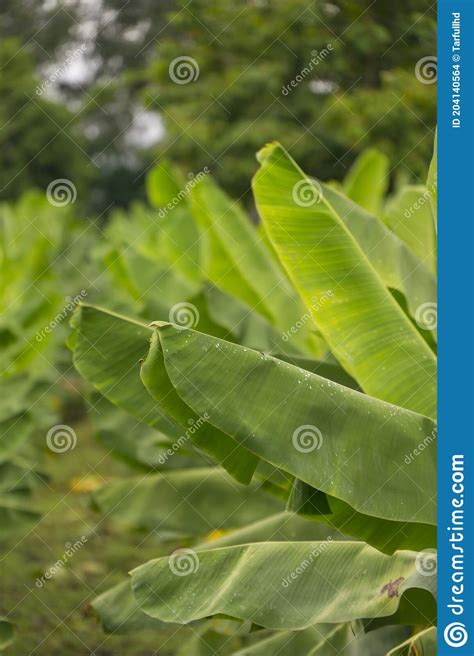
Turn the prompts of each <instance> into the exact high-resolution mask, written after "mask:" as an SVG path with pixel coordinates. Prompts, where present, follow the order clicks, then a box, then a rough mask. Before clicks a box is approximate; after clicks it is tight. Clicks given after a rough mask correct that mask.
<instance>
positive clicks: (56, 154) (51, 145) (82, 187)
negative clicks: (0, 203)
mask: <svg viewBox="0 0 474 656" xmlns="http://www.w3.org/2000/svg"><path fill="white" fill-rule="evenodd" d="M40 84H41V82H40V81H39V80H38V79H37V78H36V77H35V69H34V64H33V58H32V56H31V55H30V53H29V51H28V49H27V48H25V47H23V46H22V43H20V42H19V41H18V40H17V39H7V40H4V41H2V42H0V97H1V98H2V102H1V104H0V126H1V129H0V171H1V184H0V198H17V197H18V196H20V195H21V194H22V193H23V192H24V191H26V190H28V189H30V188H31V187H38V188H40V189H46V188H47V186H48V184H49V183H50V182H52V181H53V180H56V179H58V178H68V179H70V180H71V181H72V182H73V183H74V185H75V186H76V188H77V191H78V200H79V201H80V200H81V197H82V199H84V198H85V192H86V189H87V177H88V175H87V168H86V164H87V163H88V159H87V157H86V155H85V153H84V151H83V144H82V145H81V138H82V137H81V134H80V133H77V132H76V131H75V129H74V124H73V123H74V115H73V114H72V113H71V112H70V111H69V110H68V109H67V108H66V107H64V106H63V105H60V104H58V103H55V102H53V101H52V100H47V99H46V98H45V97H44V96H43V95H42V92H41V87H40Z"/></svg>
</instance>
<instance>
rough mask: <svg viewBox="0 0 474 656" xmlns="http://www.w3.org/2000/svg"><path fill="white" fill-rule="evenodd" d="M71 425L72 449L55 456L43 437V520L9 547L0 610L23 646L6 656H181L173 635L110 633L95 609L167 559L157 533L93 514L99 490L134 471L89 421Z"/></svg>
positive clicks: (15, 646)
mask: <svg viewBox="0 0 474 656" xmlns="http://www.w3.org/2000/svg"><path fill="white" fill-rule="evenodd" d="M71 425H73V426H74V429H75V431H76V434H77V445H76V447H75V448H74V450H72V451H68V452H65V453H58V454H56V453H52V452H50V451H48V450H47V449H46V448H44V446H43V442H42V436H41V435H39V436H38V442H39V443H41V444H42V452H43V456H44V458H43V459H42V460H44V464H45V467H44V468H45V470H46V473H47V474H48V477H49V478H48V481H47V482H46V483H45V484H42V485H40V487H39V489H38V491H37V494H36V495H35V499H34V506H35V508H36V507H37V506H39V507H40V510H41V512H42V513H43V517H42V519H41V521H40V522H39V523H38V524H37V525H36V526H34V527H33V528H32V529H31V530H30V531H29V532H28V533H27V534H25V535H20V536H15V538H12V539H10V540H9V541H8V543H7V544H4V545H2V552H3V555H2V560H1V570H0V576H1V580H2V596H1V607H0V608H1V611H2V612H3V614H5V615H8V617H9V619H10V620H12V621H14V622H15V624H16V640H15V642H14V644H13V645H12V646H11V647H10V648H9V649H8V650H7V651H6V652H5V654H6V656H52V655H53V656H54V655H56V654H58V655H59V654H61V656H62V655H63V654H67V655H68V656H74V655H76V654H78V655H79V654H80V655H81V656H83V655H84V654H93V655H94V656H118V655H120V656H127V655H133V656H152V655H160V656H169V655H171V654H175V653H176V648H177V645H176V638H174V636H173V632H172V631H170V633H169V634H168V635H166V634H165V635H163V634H161V633H160V635H157V633H154V632H140V633H136V634H132V635H123V636H121V635H114V634H112V635H107V634H105V633H104V632H103V630H102V627H101V625H100V624H99V622H98V620H97V618H96V617H95V616H94V613H93V612H92V610H91V608H90V606H89V604H90V601H91V600H92V599H93V598H94V597H95V596H96V595H97V594H99V593H101V592H103V591H104V590H107V589H108V588H110V587H112V586H113V585H114V584H115V583H118V582H120V581H121V580H123V579H124V578H125V577H126V576H127V572H128V571H129V570H130V569H132V568H133V567H135V566H136V565H139V564H141V563H143V562H145V561H146V560H149V559H150V558H155V557H157V556H159V555H162V554H163V547H162V546H160V545H159V544H158V543H157V541H155V539H154V537H153V535H146V534H143V533H138V532H131V531H125V530H124V529H121V528H120V527H118V526H116V525H115V526H114V525H113V524H111V523H110V522H108V521H107V520H106V519H104V518H103V517H101V516H100V515H98V514H97V513H95V512H94V511H93V510H92V508H91V506H90V502H89V492H90V490H91V489H92V488H94V487H96V486H97V485H100V484H101V483H103V482H105V481H107V480H110V479H112V478H114V477H122V476H126V475H131V474H133V473H134V472H133V471H131V470H130V469H129V468H128V467H127V466H126V465H124V464H122V463H120V462H118V461H117V460H115V459H114V458H113V457H112V456H111V455H110V454H108V453H107V452H106V451H105V449H103V448H102V447H101V446H100V445H99V444H98V443H97V442H96V441H95V440H94V438H93V436H92V430H91V426H90V424H89V422H88V421H87V419H82V421H80V422H79V423H77V424H71ZM42 465H43V462H42ZM135 473H136V472H135ZM81 536H85V537H86V538H87V541H85V542H84V544H83V546H81V547H80V548H79V549H78V550H77V551H75V553H74V554H73V555H72V557H71V558H69V559H67V562H66V564H65V565H64V566H63V567H61V568H60V569H59V570H58V571H57V572H56V573H55V574H54V576H53V577H52V578H51V579H50V580H45V582H44V585H43V586H42V587H38V586H37V584H36V579H37V578H38V577H41V576H42V575H44V573H45V572H46V571H47V570H48V568H50V567H51V566H52V565H53V564H54V563H55V562H56V561H57V560H58V559H60V558H61V557H62V556H63V554H64V552H65V550H66V549H67V546H66V545H68V544H69V543H71V544H73V543H75V542H76V541H77V540H80V538H81ZM181 640H182V637H181Z"/></svg>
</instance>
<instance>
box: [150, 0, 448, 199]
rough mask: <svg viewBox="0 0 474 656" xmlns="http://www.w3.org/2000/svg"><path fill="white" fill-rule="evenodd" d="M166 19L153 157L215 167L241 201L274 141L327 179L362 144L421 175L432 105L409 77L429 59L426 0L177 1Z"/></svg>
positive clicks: (153, 81)
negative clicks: (158, 142) (259, 157)
mask: <svg viewBox="0 0 474 656" xmlns="http://www.w3.org/2000/svg"><path fill="white" fill-rule="evenodd" d="M169 20H170V25H171V28H170V29H169V30H168V31H167V32H166V34H165V35H164V36H163V37H160V38H159V41H158V43H157V53H156V58H155V59H154V60H153V62H152V63H151V65H150V66H149V69H148V72H147V77H148V85H147V89H146V94H145V102H146V103H149V102H151V101H153V103H154V107H155V108H156V110H157V111H159V112H160V113H161V115H162V117H163V120H164V123H165V126H166V141H165V143H164V144H163V145H162V146H160V148H159V149H158V154H161V153H164V152H167V153H169V155H170V156H171V157H173V158H174V159H176V160H178V161H179V162H181V163H182V165H183V166H185V167H186V168H187V169H188V170H193V171H197V170H200V169H202V168H203V167H204V166H206V165H207V166H210V167H211V168H212V170H213V173H214V174H215V175H216V177H217V178H218V179H219V180H220V182H221V183H223V184H224V186H225V187H226V188H227V189H228V190H230V191H231V192H232V193H233V194H234V195H237V196H241V195H244V194H246V193H247V191H248V187H249V180H250V176H251V174H252V172H253V171H254V170H255V159H254V154H255V151H256V150H257V149H258V148H260V147H261V145H262V144H263V143H265V142H266V141H268V140H273V139H279V140H281V141H282V142H283V143H284V145H285V146H287V147H288V148H289V149H290V150H291V152H292V153H293V154H294V156H295V158H296V159H297V160H298V161H299V162H301V163H302V164H303V166H304V167H305V169H306V170H307V171H309V172H310V173H313V174H315V175H316V174H317V175H319V176H320V177H322V178H323V179H329V178H340V177H342V176H343V175H344V173H345V171H346V170H347V168H348V166H349V165H350V163H351V162H352V160H353V159H354V158H355V157H356V156H357V154H358V153H359V152H360V150H362V149H363V148H364V147H365V146H366V145H367V144H370V145H372V146H379V147H381V148H382V150H385V151H386V152H387V154H389V155H390V157H391V161H392V164H394V165H397V164H399V165H400V166H402V167H404V168H405V169H406V171H408V173H409V175H410V177H415V178H416V177H417V176H418V175H421V176H422V177H423V176H424V175H425V169H424V167H425V164H426V162H427V161H429V158H430V150H431V148H432V135H431V133H430V131H429V129H430V128H434V124H435V111H436V109H435V105H436V98H435V89H434V85H433V86H431V85H429V84H423V83H421V82H419V81H418V80H417V79H416V77H415V74H414V69H415V65H416V63H417V61H418V60H419V59H420V58H422V57H425V56H430V55H434V54H435V52H436V15H435V9H434V7H433V6H432V3H431V2H430V0H400V2H397V3H396V4H395V5H394V4H393V3H387V2H386V1H385V0H375V2H373V0H357V1H355V0H334V1H331V2H321V1H318V2H316V1H311V0H310V1H308V0H292V1H291V2H288V1H287V0H273V1H272V2H268V1H267V0H237V1H236V2H232V3H225V2H219V0H194V1H193V3H192V4H191V3H188V2H187V1H186V0H178V7H177V8H176V10H175V11H174V12H173V13H172V14H171V15H170V17H169ZM180 57H188V58H189V57H190V58H192V60H193V61H192V60H188V61H187V62H181V69H179V68H178V66H179V61H180V60H179V58H180ZM177 58H178V59H177ZM186 67H187V69H186ZM403 69H404V70H403ZM186 71H187V73H188V75H189V77H188V79H187V80H185V79H184V78H182V79H178V82H177V81H176V78H177V77H178V76H179V75H181V76H183V75H186ZM185 82H187V83H185Z"/></svg>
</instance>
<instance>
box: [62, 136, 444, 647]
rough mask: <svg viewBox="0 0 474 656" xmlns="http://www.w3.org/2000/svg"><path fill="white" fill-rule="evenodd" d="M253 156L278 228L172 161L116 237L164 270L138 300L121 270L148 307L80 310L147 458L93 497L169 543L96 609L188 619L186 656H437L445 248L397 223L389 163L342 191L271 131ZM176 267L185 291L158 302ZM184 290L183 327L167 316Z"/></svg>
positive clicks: (110, 396) (84, 348) (112, 432)
mask: <svg viewBox="0 0 474 656" xmlns="http://www.w3.org/2000/svg"><path fill="white" fill-rule="evenodd" d="M258 159H259V162H260V169H259V171H258V172H257V174H256V176H255V178H254V181H253V190H254V196H255V201H256V206H257V209H258V213H259V215H260V219H261V222H262V229H263V230H264V233H262V232H259V230H257V229H256V228H255V226H253V225H252V223H251V222H250V221H249V220H248V218H247V217H246V216H245V215H244V213H243V212H242V210H241V209H240V208H239V207H238V205H236V204H235V203H233V202H232V201H231V200H230V199H228V198H227V196H226V195H225V194H224V193H223V192H222V191H221V190H220V189H218V188H217V187H216V185H215V184H214V183H213V182H212V181H211V179H210V178H209V176H207V175H206V176H204V177H202V178H201V179H199V180H198V181H197V182H196V184H193V185H187V184H185V183H184V181H183V180H180V179H179V174H178V173H177V172H176V171H174V170H173V169H171V168H170V167H165V166H162V167H159V168H157V169H155V170H154V171H153V172H152V174H151V175H150V178H149V180H148V185H149V193H150V198H151V201H152V202H153V203H154V205H155V214H150V215H149V216H147V217H146V218H143V217H142V219H141V220H142V221H143V222H144V223H145V225H146V226H147V227H145V229H144V232H143V234H142V233H140V235H139V236H137V234H136V233H135V237H134V234H133V233H134V230H133V227H132V226H127V225H123V230H122V232H121V236H120V240H119V241H118V242H117V243H116V244H115V246H114V248H115V251H116V255H117V256H118V257H121V256H122V255H123V254H124V253H125V252H126V251H127V250H128V246H127V244H128V245H129V246H130V248H131V250H132V251H133V252H134V257H135V256H137V257H138V258H142V260H141V262H142V264H143V263H144V262H147V263H148V266H149V267H150V269H149V270H148V271H147V272H146V276H147V280H148V281H149V283H150V285H149V287H148V288H146V289H143V292H140V289H141V287H140V280H139V276H141V275H142V273H141V272H140V271H141V266H142V265H139V266H137V267H132V266H131V265H130V264H129V265H127V266H128V268H127V276H128V279H129V280H130V279H133V280H134V288H135V289H136V290H137V294H138V295H137V297H136V298H137V299H139V300H140V302H141V301H142V300H143V298H147V299H149V302H148V301H146V302H145V304H139V305H137V306H136V310H137V311H136V312H135V316H134V317H131V318H129V317H126V316H124V315H122V314H118V313H117V312H116V311H117V310H118V309H119V308H117V306H115V307H114V306H113V307H112V309H113V310H115V311H111V310H110V309H108V310H106V309H102V308H99V307H95V306H92V305H85V304H83V305H81V306H80V307H78V308H77V310H76V312H75V314H74V317H73V320H72V326H73V331H72V335H71V338H70V346H71V348H72V349H73V353H74V355H73V357H74V364H75V366H76V368H77V370H78V371H79V373H80V374H81V375H82V376H83V377H84V378H85V379H87V381H89V383H90V384H91V386H92V387H93V388H94V389H95V392H94V394H95V396H94V402H93V405H94V409H95V411H96V413H97V415H98V417H97V423H98V429H99V433H101V434H102V438H101V439H103V440H107V444H109V445H113V444H115V446H116V450H117V452H118V454H119V455H120V457H122V458H125V459H127V460H128V461H130V462H133V463H134V464H135V465H136V466H137V467H140V468H141V469H142V470H144V471H143V472H142V473H143V475H142V476H141V477H140V476H139V477H134V478H133V479H130V480H122V481H116V482H112V483H109V484H106V485H105V486H104V487H103V488H101V489H99V490H97V491H95V492H94V493H93V501H94V504H95V505H96V507H97V508H98V509H100V510H101V511H102V512H103V513H105V514H106V515H107V516H109V517H110V518H111V519H112V520H113V521H117V522H120V523H121V524H122V526H123V527H124V530H125V529H126V528H127V527H129V528H130V527H133V528H139V529H141V530H145V531H147V532H149V533H150V534H152V535H153V536H154V539H156V540H157V541H158V542H161V543H162V544H165V545H167V546H166V548H169V549H170V550H171V551H172V553H171V554H170V555H167V556H164V557H159V558H157V559H156V560H153V561H150V562H148V563H145V564H143V565H139V566H138V567H137V568H136V569H134V570H133V571H132V572H131V574H130V577H129V579H128V580H124V581H123V583H121V584H119V585H117V586H115V587H114V588H112V589H111V590H108V591H105V592H104V593H102V595H101V596H100V597H98V598H97V599H96V600H95V601H94V602H93V604H92V605H93V607H94V608H95V611H96V612H97V614H98V615H99V617H100V619H101V621H102V623H103V625H104V628H105V629H106V630H107V631H120V632H126V631H133V630H140V629H144V628H150V627H151V628H155V629H156V630H157V631H161V630H166V627H167V626H168V627H172V629H173V631H175V630H176V631H179V630H181V629H180V628H179V627H181V626H183V625H187V626H188V627H190V628H191V629H192V631H193V636H192V638H191V640H188V641H187V642H186V643H185V644H184V645H183V652H182V653H183V654H184V653H186V654H200V655H202V654H221V655H222V656H224V655H228V656H230V655H231V654H233V655H234V656H236V655H237V654H240V655H241V656H244V655H248V656H251V655H252V654H254V655H258V654H269V653H279V654H287V653H288V654H290V653H294V651H295V650H297V652H298V653H301V654H306V655H308V656H317V655H319V654H321V655H323V654H324V655H325V656H326V655H330V654H338V653H341V650H347V653H351V654H353V655H354V656H358V655H361V656H362V655H364V656H366V655H369V656H370V655H372V654H373V655H374V656H376V655H377V656H380V654H389V653H390V654H405V653H406V654H409V653H416V652H415V651H414V650H415V649H423V650H424V651H423V653H424V654H427V655H431V654H433V655H434V654H435V653H436V646H435V640H434V637H433V636H434V629H433V627H434V626H435V622H436V603H435V594H436V590H435V587H436V586H435V584H436V577H435V575H434V574H435V571H436V557H435V547H436V526H435V524H436V503H435V495H436V462H435V451H436V446H435V442H436V424H435V418H436V417H435V414H436V387H435V376H436V357H435V341H434V338H433V334H432V333H433V329H432V327H431V326H430V327H429V329H427V328H426V326H424V325H422V324H420V321H419V317H418V314H419V308H420V306H422V305H423V304H426V303H433V302H434V300H435V298H436V296H435V295H436V288H435V278H434V269H433V266H432V262H433V258H434V257H435V254H434V253H433V252H431V249H433V248H434V246H435V241H434V240H431V241H430V242H429V245H427V248H426V250H429V251H430V252H425V253H420V251H419V249H417V248H414V246H413V244H414V242H413V240H412V239H411V236H410V235H411V233H410V234H408V233H407V232H406V231H404V230H403V229H402V228H399V226H398V223H397V221H396V220H393V221H392V220H388V219H387V218H386V217H387V216H389V215H390V216H393V215H392V214H391V213H390V211H387V212H384V197H385V192H386V189H387V185H386V183H385V182H383V183H381V182H380V176H381V174H382V173H383V171H386V170H387V163H386V161H385V159H384V158H383V157H382V158H381V157H379V156H377V154H376V153H373V152H372V153H369V154H368V155H367V156H366V157H365V158H364V159H363V160H362V162H359V163H358V164H357V166H356V168H355V170H354V171H353V172H352V174H351V176H350V178H349V180H348V181H347V182H346V185H345V191H346V193H347V194H348V196H347V195H345V194H344V193H343V192H342V191H340V190H337V189H335V188H334V187H332V186H330V185H324V184H322V183H320V182H319V181H317V180H312V179H310V178H308V177H307V176H306V175H305V174H304V172H303V171H301V169H300V168H299V167H298V166H297V164H296V163H295V162H294V161H293V160H292V159H291V157H290V156H289V154H288V153H287V152H286V151H285V150H284V148H283V147H282V146H280V145H279V144H277V143H274V144H270V145H268V146H266V147H265V148H263V149H262V151H260V153H259V154H258ZM435 167H436V164H435V161H434V162H433V163H432V166H431V168H430V179H433V176H434V175H435V174H434V172H435ZM374 176H375V179H374ZM429 184H430V183H428V185H429ZM183 189H185V190H186V193H181V191H182V190H183ZM176 199H178V200H176ZM175 200H176V202H175ZM354 201H356V202H354ZM394 202H395V201H394ZM397 202H398V201H397ZM403 202H406V201H403ZM167 208H171V209H169V210H167ZM158 210H159V212H158ZM165 210H166V211H165ZM399 211H400V210H397V212H399ZM157 212H158V213H157ZM153 217H154V218H153ZM175 217H176V224H175V225H173V221H174V218H175ZM116 221H118V219H116ZM160 221H161V222H162V223H160ZM120 222H124V219H123V217H122V218H121V219H120ZM124 223H125V222H124ZM112 225H113V224H112ZM177 226H179V227H177ZM161 228H163V231H164V232H163V233H161V232H160V230H161ZM425 228H426V226H425V227H424V228H423V229H422V228H420V233H419V234H421V233H422V232H423V231H424V230H425ZM175 229H177V231H178V232H177V234H176V233H175V234H173V231H174V230H175ZM110 230H111V231H112V232H113V228H110ZM118 234H119V231H118V230H116V231H115V238H117V235H118ZM163 234H164V235H165V236H164V237H163ZM423 234H425V232H423ZM150 235H153V237H151V236H150ZM150 239H153V247H150V244H151V242H150V241H149V240H150ZM170 243H171V245H170ZM183 244H187V247H186V246H183ZM196 244H197V245H198V246H199V248H196ZM183 248H187V250H186V258H185V259H184V260H183V255H184V252H183ZM188 254H192V256H191V257H190V258H188V257H187V255H188ZM422 255H425V256H424V257H422ZM154 262H155V265H153V263H154ZM160 267H161V268H160ZM163 267H164V269H165V270H166V272H168V273H169V275H171V276H174V275H179V276H180V277H181V278H182V279H186V281H187V282H188V283H189V285H190V287H189V290H188V293H189V295H188V296H187V297H186V298H181V299H180V298H176V297H175V298H174V299H173V297H172V292H170V296H166V295H164V294H161V287H160V286H159V285H160V281H161V279H162V271H163ZM193 267H194V268H193ZM153 271H155V273H156V276H157V279H158V281H159V283H158V288H159V289H160V293H158V296H157V298H155V299H153V298H152V296H153V293H156V288H154V287H153V284H152V282H153ZM130 272H135V273H130ZM135 275H136V276H137V277H135V278H134V276H135ZM116 280H117V282H118V281H119V280H120V278H119V277H117V279H116ZM193 285H194V287H193ZM127 286H128V287H129V285H128V283H127ZM170 289H172V287H171V288H170ZM177 289H179V293H181V291H182V288H181V287H178V288H177ZM183 293H184V292H183ZM190 299H195V300H196V304H192V307H193V308H194V309H195V310H197V313H196V312H195V313H191V314H188V315H186V316H187V317H188V318H187V319H186V321H182V320H181V317H182V315H175V314H173V312H172V309H173V306H172V307H171V308H170V309H169V310H168V307H169V306H170V304H171V303H172V302H173V300H174V303H176V302H177V301H186V302H188V303H189V302H190ZM153 303H156V304H162V305H163V309H162V314H161V316H152V315H150V314H148V316H147V313H148V312H149V311H150V309H151V308H152V307H153ZM155 307H157V306H155ZM150 321H151V323H150ZM195 328H197V329H199V330H197V329H195ZM114 406H115V407H116V412H117V413H121V414H118V415H114V411H113V410H112V408H113V407H114ZM125 413H126V414H125ZM126 415H128V419H126V418H125V417H126ZM116 417H119V418H120V419H119V420H117V419H116ZM177 546H179V548H178V549H176V547H177ZM188 635H189V634H188Z"/></svg>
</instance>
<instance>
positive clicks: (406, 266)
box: [322, 185, 436, 317]
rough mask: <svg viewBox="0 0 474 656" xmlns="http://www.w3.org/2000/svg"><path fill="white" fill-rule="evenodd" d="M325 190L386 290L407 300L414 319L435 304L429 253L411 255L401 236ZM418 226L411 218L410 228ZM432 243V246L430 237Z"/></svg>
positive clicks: (333, 191) (341, 195) (434, 284)
mask: <svg viewBox="0 0 474 656" xmlns="http://www.w3.org/2000/svg"><path fill="white" fill-rule="evenodd" d="M322 189H323V193H324V197H325V198H326V199H327V200H328V202H329V203H330V204H331V205H332V207H333V208H334V210H335V211H336V212H337V215H338V216H339V217H340V218H341V220H342V221H344V224H345V226H346V227H347V229H348V230H349V232H350V233H351V235H352V236H353V237H354V239H355V240H356V241H357V243H358V244H359V246H360V248H361V249H362V250H363V251H364V254H365V256H366V257H367V259H368V260H369V262H370V264H371V265H372V266H373V267H374V269H375V271H376V272H377V274H378V275H379V276H380V278H381V280H382V281H383V283H384V284H385V286H386V287H389V288H391V289H396V290H397V291H399V292H400V293H401V294H403V295H404V296H405V298H406V301H407V304H408V308H409V310H410V314H411V316H412V317H415V316H416V312H417V310H418V308H419V307H420V305H421V304H423V303H430V302H433V299H435V298H436V279H435V275H434V273H433V271H431V270H430V268H429V267H430V263H431V262H432V260H431V259H429V258H428V260H427V263H426V264H425V262H424V260H425V258H426V252H423V253H422V255H421V257H419V256H417V255H416V254H415V253H417V251H415V252H412V251H411V250H410V248H409V244H405V243H404V240H403V237H402V235H400V236H397V235H398V233H395V232H392V231H391V230H390V229H389V228H388V227H387V226H386V225H385V224H384V223H382V221H381V220H380V219H378V218H377V217H376V216H373V215H372V214H369V213H368V212H366V211H365V210H364V209H362V208H361V207H359V206H358V205H356V204H355V203H353V202H352V201H351V200H349V199H348V198H346V196H344V195H343V194H341V193H339V192H338V191H336V190H334V189H332V188H331V187H328V186H327V185H323V186H322ZM403 193H404V192H403ZM418 197H419V194H418ZM404 211H405V208H403V212H404ZM430 221H432V220H431V218H430ZM415 222H416V218H415V217H412V218H411V221H410V226H411V225H412V224H414V223H415ZM427 230H428V228H427ZM429 243H430V244H431V246H433V242H432V239H431V237H430V240H429Z"/></svg>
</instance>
